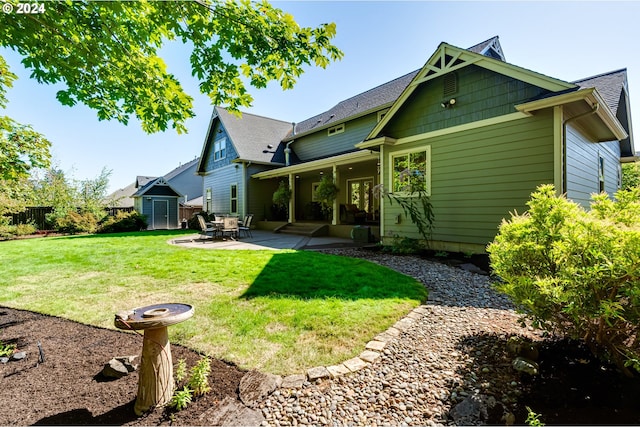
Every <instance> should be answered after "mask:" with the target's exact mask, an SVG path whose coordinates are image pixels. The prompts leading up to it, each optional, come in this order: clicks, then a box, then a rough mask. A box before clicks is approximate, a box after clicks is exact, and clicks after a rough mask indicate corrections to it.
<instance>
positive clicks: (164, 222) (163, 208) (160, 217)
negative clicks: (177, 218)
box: [153, 200, 169, 230]
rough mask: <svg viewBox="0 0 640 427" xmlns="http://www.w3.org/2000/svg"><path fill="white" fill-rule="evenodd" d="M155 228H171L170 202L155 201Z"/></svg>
mask: <svg viewBox="0 0 640 427" xmlns="http://www.w3.org/2000/svg"><path fill="white" fill-rule="evenodd" d="M153 228H154V230H158V229H167V228H169V202H168V201H167V200H154V201H153Z"/></svg>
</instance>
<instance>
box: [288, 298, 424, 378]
mask: <svg viewBox="0 0 640 427" xmlns="http://www.w3.org/2000/svg"><path fill="white" fill-rule="evenodd" d="M426 312H427V310H426V308H425V306H424V305H421V306H418V307H416V308H414V309H413V310H411V311H410V312H409V314H407V315H406V316H405V317H403V318H402V319H400V320H398V321H397V322H396V323H395V324H394V325H393V326H391V327H390V328H389V329H387V330H386V331H385V332H382V333H380V334H378V335H376V336H375V337H374V338H373V340H371V341H369V342H368V343H367V344H366V345H365V350H364V351H363V352H362V353H360V355H359V356H357V357H354V358H353V359H349V360H346V361H344V362H342V363H341V364H339V365H333V366H316V367H315V368H311V369H308V370H307V372H306V373H305V374H294V375H288V376H286V377H284V378H283V379H282V382H281V383H280V384H279V388H301V387H302V386H303V385H304V383H305V381H310V382H312V381H316V380H320V379H324V378H337V377H341V376H343V375H347V374H350V373H352V372H357V371H359V370H361V369H364V368H366V367H367V366H369V365H371V364H372V363H374V362H375V361H376V360H378V358H379V357H380V353H382V351H383V350H384V348H385V347H386V345H387V344H388V343H389V342H390V341H391V340H393V339H395V338H397V337H398V336H400V334H401V333H402V332H404V331H406V330H407V329H409V327H411V326H412V325H413V324H414V323H415V322H416V320H417V319H420V318H421V317H422V316H423V315H424V314H425V313H426Z"/></svg>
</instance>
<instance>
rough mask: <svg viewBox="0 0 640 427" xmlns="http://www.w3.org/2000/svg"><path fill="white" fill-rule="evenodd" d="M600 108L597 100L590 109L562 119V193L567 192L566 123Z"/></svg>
mask: <svg viewBox="0 0 640 427" xmlns="http://www.w3.org/2000/svg"><path fill="white" fill-rule="evenodd" d="M599 109H600V104H598V103H597V102H596V103H595V104H594V105H593V106H592V107H591V111H586V112H584V113H580V114H578V115H577V116H573V117H569V118H568V119H566V120H563V121H562V163H563V164H562V194H566V193H567V125H568V124H569V123H571V122H573V121H575V120H577V119H580V118H582V117H585V116H590V115H591V114H595V113H597V112H598V110H599Z"/></svg>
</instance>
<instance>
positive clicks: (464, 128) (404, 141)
mask: <svg viewBox="0 0 640 427" xmlns="http://www.w3.org/2000/svg"><path fill="white" fill-rule="evenodd" d="M527 117H529V116H528V115H527V114H524V113H511V114H506V115H504V116H498V117H492V118H490V119H485V120H479V121H476V122H471V123H465V124H462V125H458V126H453V127H449V128H444V129H438V130H434V131H431V132H425V133H421V134H418V135H411V136H407V137H405V138H399V139H398V140H397V141H396V143H395V145H402V144H408V143H410V142H416V141H420V140H423V139H430V138H436V137H439V136H444V135H449V134H452V133H457V132H464V131H468V130H471V129H478V128H481V127H485V126H492V125H497V124H501V123H506V122H510V121H513V120H520V119H524V118H527Z"/></svg>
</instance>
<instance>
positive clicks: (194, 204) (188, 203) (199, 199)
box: [181, 196, 204, 208]
mask: <svg viewBox="0 0 640 427" xmlns="http://www.w3.org/2000/svg"><path fill="white" fill-rule="evenodd" d="M202 202H204V197H202V196H200V197H196V198H195V199H191V200H187V201H186V203H181V204H182V205H183V206H192V207H200V208H201V207H202V206H203V205H202Z"/></svg>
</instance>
